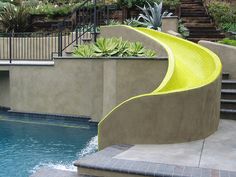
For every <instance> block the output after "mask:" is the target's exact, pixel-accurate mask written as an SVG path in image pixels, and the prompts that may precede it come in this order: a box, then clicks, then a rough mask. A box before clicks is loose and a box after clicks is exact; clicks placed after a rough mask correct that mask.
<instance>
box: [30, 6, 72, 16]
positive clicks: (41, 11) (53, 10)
mask: <svg viewBox="0 0 236 177" xmlns="http://www.w3.org/2000/svg"><path fill="white" fill-rule="evenodd" d="M72 9H73V5H72V4H65V5H63V6H58V5H56V4H51V3H47V4H42V3H41V4H40V5H38V6H37V7H36V8H31V11H30V13H31V14H34V15H46V16H48V17H53V16H64V15H68V14H69V13H71V12H72Z"/></svg>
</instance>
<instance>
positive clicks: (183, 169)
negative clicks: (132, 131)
mask: <svg viewBox="0 0 236 177" xmlns="http://www.w3.org/2000/svg"><path fill="white" fill-rule="evenodd" d="M132 146H133V145H113V146H110V147H108V148H105V149H104V150H102V151H99V152H97V153H94V154H92V155H89V156H86V157H84V158H82V159H80V160H78V161H76V162H75V163H74V165H75V166H76V167H77V168H86V169H91V170H101V171H108V172H118V173H124V174H133V175H142V176H155V177H236V172H233V171H226V170H218V169H210V168H199V167H190V166H181V165H170V164H162V163H153V162H143V161H133V160H123V159H116V158H113V157H114V156H116V155H118V154H120V153H122V152H124V151H126V150H128V149H129V148H131V147H132Z"/></svg>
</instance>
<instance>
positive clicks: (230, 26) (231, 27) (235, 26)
mask: <svg viewBox="0 0 236 177" xmlns="http://www.w3.org/2000/svg"><path fill="white" fill-rule="evenodd" d="M219 26H220V28H221V29H223V30H224V31H231V32H236V23H220V24H219Z"/></svg>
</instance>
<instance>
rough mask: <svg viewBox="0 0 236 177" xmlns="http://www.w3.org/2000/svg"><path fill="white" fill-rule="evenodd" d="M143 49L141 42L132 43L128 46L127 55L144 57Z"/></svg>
mask: <svg viewBox="0 0 236 177" xmlns="http://www.w3.org/2000/svg"><path fill="white" fill-rule="evenodd" d="M144 53H145V49H144V47H143V44H142V43H141V42H134V43H130V44H129V48H128V55H129V56H134V57H142V56H144Z"/></svg>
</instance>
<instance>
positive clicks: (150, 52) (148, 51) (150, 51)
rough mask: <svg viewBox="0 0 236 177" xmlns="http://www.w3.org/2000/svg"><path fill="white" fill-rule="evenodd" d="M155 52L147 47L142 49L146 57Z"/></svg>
mask: <svg viewBox="0 0 236 177" xmlns="http://www.w3.org/2000/svg"><path fill="white" fill-rule="evenodd" d="M156 55H157V53H156V52H155V51H154V50H151V49H147V50H145V51H144V56H146V57H155V56H156Z"/></svg>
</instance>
